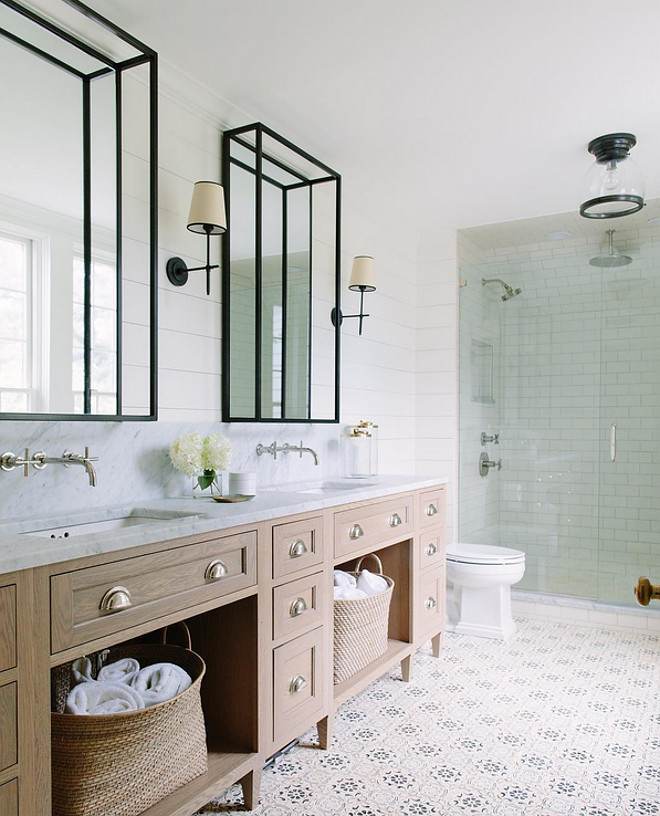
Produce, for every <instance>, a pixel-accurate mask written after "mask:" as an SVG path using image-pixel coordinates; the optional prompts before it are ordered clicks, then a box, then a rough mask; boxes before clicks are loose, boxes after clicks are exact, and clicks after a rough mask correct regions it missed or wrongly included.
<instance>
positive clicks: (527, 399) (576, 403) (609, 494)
mask: <svg viewBox="0 0 660 816" xmlns="http://www.w3.org/2000/svg"><path fill="white" fill-rule="evenodd" d="M649 232H650V230H649ZM586 244H587V242H584V246H583V247H581V248H580V247H578V248H577V249H576V251H575V252H574V253H573V254H570V253H567V252H565V251H564V252H563V253H562V254H553V253H552V252H548V253H547V255H543V253H542V252H536V253H530V257H528V258H525V259H520V260H517V261H510V260H504V261H491V262H488V263H473V264H464V265H462V266H461V271H460V276H461V279H462V280H461V284H462V285H461V289H460V296H459V313H460V319H459V349H460V363H459V370H460V376H459V382H460V386H459V387H460V412H459V414H460V426H459V427H460V436H459V440H460V441H459V445H460V489H459V538H460V540H462V541H471V542H476V543H484V544H486V543H489V544H499V545H502V546H508V547H514V548H516V549H520V550H523V551H524V552H525V553H526V573H525V577H524V579H523V581H522V582H521V583H520V584H518V585H517V587H516V589H521V590H526V591H537V592H542V593H545V594H550V595H568V596H578V597H582V598H589V599H594V600H598V601H602V602H606V603H616V604H618V605H621V604H625V605H629V604H632V603H634V597H633V587H634V585H635V583H636V581H637V579H638V577H639V576H642V575H647V576H649V577H650V578H651V579H652V580H653V578H654V577H655V579H658V578H660V238H654V237H653V236H651V237H649V238H648V240H637V241H636V242H635V246H634V250H630V249H626V250H625V252H627V255H625V256H623V257H619V258H617V259H616V262H613V263H608V261H607V259H606V258H603V256H600V257H601V261H600V264H599V265H595V263H594V258H595V257H596V258H597V257H599V256H598V253H597V252H595V251H594V249H597V247H593V246H592V247H590V249H591V251H587V245H586ZM596 263H598V262H596ZM498 280H499V282H497V281H498ZM484 281H487V282H486V283H484ZM507 287H508V289H507ZM517 289H519V290H521V291H520V292H518V293H516V291H515V290H517ZM512 293H513V294H512ZM482 434H485V435H486V436H485V437H484V439H483V440H482ZM494 434H499V438H498V441H497V444H496V443H495V441H494V440H493V441H488V437H492V436H494ZM482 453H486V454H487V456H488V459H489V461H493V462H497V460H499V459H501V460H502V469H501V470H497V468H496V467H491V468H489V469H488V472H487V475H486V476H481V475H480V472H479V467H478V464H479V457H480V455H481V454H482Z"/></svg>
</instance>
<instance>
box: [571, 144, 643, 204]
mask: <svg viewBox="0 0 660 816" xmlns="http://www.w3.org/2000/svg"><path fill="white" fill-rule="evenodd" d="M636 144H637V139H636V137H635V136H633V134H632V133H608V134H607V135H606V136H599V137H598V138H597V139H593V140H592V141H590V142H589V146H588V150H589V152H590V153H591V154H592V155H593V156H595V157H596V161H595V162H594V164H593V165H592V166H591V168H590V169H589V171H588V173H587V175H586V178H585V188H586V191H587V195H586V198H585V200H584V202H583V203H582V204H580V215H583V216H584V217H585V218H621V216H624V215H632V214H633V213H636V212H639V210H641V209H642V207H643V206H644V180H643V179H642V176H641V173H640V172H639V169H638V168H637V165H636V164H635V162H634V161H633V160H632V159H631V158H630V150H631V149H632V148H633V147H634V146H635V145H636Z"/></svg>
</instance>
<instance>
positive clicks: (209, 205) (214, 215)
mask: <svg viewBox="0 0 660 816" xmlns="http://www.w3.org/2000/svg"><path fill="white" fill-rule="evenodd" d="M188 229H189V230H190V231H191V232H199V233H201V234H202V235H204V234H205V235H206V264H205V265H204V266H193V267H188V266H187V264H186V262H185V261H184V260H183V259H182V258H170V259H169V261H168V262H167V267H166V269H167V277H168V279H169V281H170V283H171V284H172V285H173V286H184V284H186V283H187V281H188V273H189V272H199V271H200V270H202V269H205V270H206V294H207V295H210V294H211V270H212V269H219V268H220V265H219V264H212V263H211V236H212V235H221V234H222V233H223V232H225V231H226V230H227V217H226V215H225V196H224V191H223V189H222V186H221V185H220V184H218V182H217V181H196V182H195V186H194V188H193V194H192V200H191V202H190V212H189V213H188Z"/></svg>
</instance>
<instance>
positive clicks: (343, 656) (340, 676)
mask: <svg viewBox="0 0 660 816" xmlns="http://www.w3.org/2000/svg"><path fill="white" fill-rule="evenodd" d="M365 558H374V559H375V560H376V561H377V562H378V573H379V575H381V576H382V577H383V578H384V579H385V580H386V581H387V584H388V588H387V589H386V590H385V591H384V592H379V593H378V594H377V595H368V596H367V597H366V598H355V599H353V600H336V601H335V602H334V607H335V622H334V665H333V676H332V680H333V683H334V684H335V685H336V684H337V683H341V682H343V681H344V680H347V679H348V678H349V677H351V676H352V675H354V674H355V673H356V672H359V671H360V669H364V668H365V667H366V666H368V665H369V663H371V662H372V661H374V660H376V659H377V658H379V657H381V656H382V655H384V654H385V652H386V651H387V627H388V623H389V614H390V601H391V600H392V591H393V590H394V581H393V580H392V579H391V578H388V577H387V576H386V575H383V565H382V563H381V560H380V558H379V557H378V556H377V555H375V554H374V553H371V554H370V555H365V556H363V557H362V558H360V560H359V561H358V562H357V564H356V565H355V572H351V573H349V574H350V575H354V576H355V578H358V577H359V575H360V571H361V570H360V568H361V566H362V562H363V561H364V559H365Z"/></svg>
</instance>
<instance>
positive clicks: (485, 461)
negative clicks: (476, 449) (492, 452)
mask: <svg viewBox="0 0 660 816" xmlns="http://www.w3.org/2000/svg"><path fill="white" fill-rule="evenodd" d="M491 468H496V469H497V470H502V460H501V459H498V460H497V461H495V462H493V461H492V460H491V459H489V458H488V454H487V453H486V451H484V452H483V453H482V454H481V456H480V457H479V475H480V476H488V472H489V471H490V469H491Z"/></svg>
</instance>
